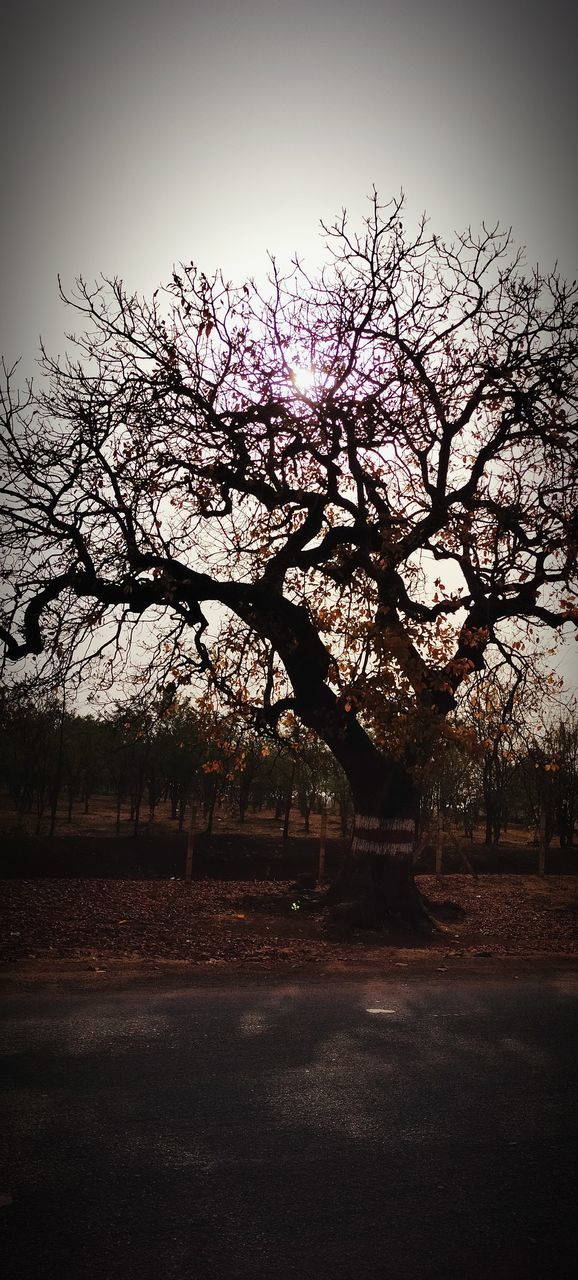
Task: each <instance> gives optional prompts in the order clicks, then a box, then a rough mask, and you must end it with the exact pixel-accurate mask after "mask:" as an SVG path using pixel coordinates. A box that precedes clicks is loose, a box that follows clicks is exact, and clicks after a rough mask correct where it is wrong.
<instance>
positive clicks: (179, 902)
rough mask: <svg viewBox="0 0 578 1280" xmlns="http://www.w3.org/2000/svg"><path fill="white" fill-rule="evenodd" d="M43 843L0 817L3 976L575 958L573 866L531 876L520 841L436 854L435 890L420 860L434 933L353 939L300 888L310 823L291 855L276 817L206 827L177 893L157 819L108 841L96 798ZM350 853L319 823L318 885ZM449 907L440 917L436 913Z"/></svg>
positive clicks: (175, 854)
mask: <svg viewBox="0 0 578 1280" xmlns="http://www.w3.org/2000/svg"><path fill="white" fill-rule="evenodd" d="M90 808H91V812H90V813H89V814H87V815H84V814H82V815H78V816H77V817H76V818H75V821H74V823H73V824H72V825H70V826H67V825H66V824H65V823H64V822H61V825H60V827H59V829H58V830H57V836H56V838H54V839H53V840H49V839H47V838H46V836H44V835H40V836H39V837H35V836H33V835H31V834H30V833H29V831H26V830H25V829H24V830H23V829H20V830H17V829H15V828H14V827H13V826H12V827H11V826H10V823H9V822H7V821H6V820H4V822H3V823H2V825H3V827H4V831H3V837H4V838H3V862H2V874H3V876H4V877H5V878H4V879H3V880H2V881H0V898H1V900H2V907H1V911H0V962H1V963H2V964H3V966H4V968H5V969H8V970H9V971H14V970H15V969H18V968H23V969H24V970H26V969H28V970H29V971H30V972H31V971H32V970H38V969H43V968H46V967H47V966H48V967H50V966H51V965H54V966H57V967H58V966H59V965H61V966H62V965H63V966H64V967H67V966H68V967H70V966H72V968H78V967H80V968H81V969H83V970H88V971H92V972H98V971H102V972H110V971H111V970H112V968H113V967H114V968H115V969H118V968H119V967H120V968H127V967H130V966H133V967H134V966H136V967H137V968H139V967H141V968H142V966H143V965H145V966H146V965H153V966H154V965H155V964H158V965H161V966H165V967H166V966H167V965H174V966H177V967H181V966H186V965H194V966H202V967H203V968H207V969H208V970H209V969H210V968H218V967H219V966H220V967H226V966H235V967H241V968H244V969H247V970H252V969H253V970H254V969H255V968H263V969H272V968H279V967H281V968H289V969H295V968H300V967H303V966H308V965H314V966H315V967H317V968H327V967H336V966H337V967H341V966H343V967H344V968H348V967H356V966H357V967H358V966H359V965H360V964H363V965H368V966H370V967H371V966H373V965H375V966H377V968H379V969H381V970H382V969H383V967H384V965H387V964H391V965H398V966H403V965H404V964H412V963H413V962H414V961H415V959H416V958H417V959H418V960H419V962H420V963H423V962H427V963H429V964H430V965H432V966H433V967H434V968H441V969H443V968H444V967H446V966H448V967H458V966H459V964H460V961H464V960H465V961H469V960H476V961H480V962H482V961H484V960H486V959H488V960H489V959H493V960H495V961H498V960H499V959H500V958H506V957H508V956H509V957H513V958H516V957H520V958H523V957H528V958H529V957H532V956H535V957H548V956H551V957H554V956H566V957H573V956H574V957H575V956H578V938H577V930H576V917H577V913H578V876H577V875H576V874H575V872H576V870H578V857H577V851H576V850H575V849H572V850H568V851H560V850H558V849H553V850H552V853H551V855H550V860H549V867H550V870H551V874H548V875H547V876H545V877H542V878H540V877H538V876H537V875H536V874H535V871H536V869H537V851H536V849H535V847H533V846H532V844H531V839H530V836H529V834H528V833H523V835H524V839H522V833H520V832H510V833H509V837H508V841H507V843H506V844H505V845H504V846H503V847H502V846H500V848H499V849H497V850H496V849H494V850H489V849H486V848H485V847H484V846H483V845H481V844H480V843H479V842H477V843H476V844H474V845H473V846H471V845H468V857H469V858H470V865H471V866H472V868H473V872H474V874H470V873H468V872H466V870H465V867H464V865H463V863H462V862H461V860H460V857H459V852H457V851H456V849H455V848H454V847H449V848H448V851H447V853H446V855H445V857H444V867H445V868H446V869H447V873H444V874H443V875H442V876H439V877H436V876H435V875H433V874H431V871H432V870H433V851H431V850H430V851H429V853H428V851H427V850H426V851H425V855H424V857H423V858H422V861H421V863H420V866H419V868H418V870H419V871H420V874H419V875H418V883H419V886H420V888H421V889H422V891H423V892H424V893H425V894H426V895H427V897H428V899H429V900H430V901H431V902H432V904H433V909H434V915H436V916H437V919H438V924H439V932H438V933H437V934H434V935H433V936H432V937H431V938H424V939H417V940H416V938H415V937H414V936H411V935H409V934H405V935H404V934H402V933H399V932H397V933H396V932H395V931H392V932H391V933H389V934H377V933H372V932H367V931H361V930H354V931H353V932H352V933H350V934H349V935H348V936H345V937H341V938H338V939H336V938H335V937H333V938H332V937H331V936H330V935H328V932H327V913H326V911H325V910H324V908H323V902H322V895H321V894H320V892H319V891H313V892H312V891H311V890H309V891H307V889H304V885H309V886H311V885H313V884H314V882H315V878H316V874H315V873H316V870H317V858H318V833H317V831H316V824H318V822H319V819H318V817H316V816H314V817H313V818H312V824H311V825H312V830H311V833H310V834H309V835H305V833H304V832H303V826H302V820H301V819H300V817H299V815H297V814H295V815H293V818H292V829H293V834H292V836H291V839H290V840H289V842H285V843H284V842H283V841H282V839H281V834H280V829H279V820H275V818H274V815H267V816H263V815H256V816H255V817H252V818H251V820H250V821H249V822H248V823H246V824H244V826H243V827H242V828H239V826H238V825H236V824H235V822H234V820H232V818H231V815H230V814H227V813H225V812H222V813H220V814H219V815H218V816H217V821H216V824H215V834H214V837H213V839H212V841H211V842H210V843H208V842H207V840H206V837H205V836H203V835H199V836H197V837H196V844H195V858H194V874H193V880H192V882H191V883H190V884H187V883H185V881H184V878H183V874H184V853H185V847H186V835H185V834H184V833H182V834H180V835H179V833H178V832H177V831H176V830H175V828H174V824H173V827H172V829H171V826H170V823H169V822H168V820H167V818H166V815H161V821H158V820H157V822H156V824H155V825H152V824H151V825H149V826H148V827H147V828H146V829H145V830H144V831H143V833H142V834H141V835H140V836H139V837H138V838H137V839H136V840H135V839H133V838H132V837H131V836H130V835H129V834H128V833H126V831H125V832H123V833H122V834H121V836H120V838H119V839H115V838H114V836H113V835H111V814H110V811H107V809H106V806H104V807H103V806H102V805H100V804H99V802H98V801H97V800H95V801H91V806H90ZM346 848H347V842H346V841H344V840H343V839H341V838H340V832H339V828H338V823H337V818H334V819H333V821H332V822H330V824H329V839H328V847H327V871H328V874H329V875H330V876H331V875H332V874H333V873H334V872H335V870H336V868H337V867H338V866H339V862H340V860H341V859H342V858H343V856H344V853H345V850H346ZM448 901H449V903H450V904H452V905H451V906H447V905H444V904H447V903H448Z"/></svg>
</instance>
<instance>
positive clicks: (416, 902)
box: [327, 762, 435, 933]
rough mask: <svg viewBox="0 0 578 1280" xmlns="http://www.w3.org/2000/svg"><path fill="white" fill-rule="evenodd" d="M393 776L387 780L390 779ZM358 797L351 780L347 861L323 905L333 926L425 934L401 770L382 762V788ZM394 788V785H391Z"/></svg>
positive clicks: (412, 803) (407, 790) (409, 802)
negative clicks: (351, 815)
mask: <svg viewBox="0 0 578 1280" xmlns="http://www.w3.org/2000/svg"><path fill="white" fill-rule="evenodd" d="M392 773H393V777H392ZM371 782H372V779H371V775H370V777H369V779H368V783H369V787H370V788H371V789H369V788H368V789H367V790H365V794H363V793H362V792H361V791H360V787H359V782H358V783H357V786H356V785H355V783H354V781H353V779H352V789H353V799H354V806H355V825H354V831H353V839H352V842H351V848H350V852H349V856H348V858H347V860H346V863H345V866H344V867H343V868H342V871H341V873H340V875H339V876H338V878H337V880H336V881H335V882H334V884H333V885H332V886H331V887H330V889H329V892H328V895H327V901H328V903H329V904H331V913H330V915H331V920H332V923H333V925H334V926H335V925H339V924H347V925H349V926H350V927H352V928H366V929H376V930H382V931H384V932H389V931H390V930H391V929H392V928H393V929H395V927H396V926H397V927H399V926H401V927H409V928H411V929H412V930H415V931H418V932H423V933H426V932H427V933H431V932H432V931H433V930H434V929H435V925H434V922H433V920H432V918H431V916H430V914H429V912H428V909H427V905H426V903H425V901H424V899H423V898H422V895H421V893H420V891H419V889H418V887H417V884H416V882H415V875H414V849H415V842H416V822H415V813H416V812H417V797H416V795H415V792H414V787H413V783H412V781H411V778H410V776H409V773H406V772H405V770H401V769H399V768H398V767H397V765H395V766H393V768H392V766H390V765H389V764H388V763H387V762H383V766H382V784H381V786H375V783H374V785H373V786H372V785H371ZM396 783H397V785H396Z"/></svg>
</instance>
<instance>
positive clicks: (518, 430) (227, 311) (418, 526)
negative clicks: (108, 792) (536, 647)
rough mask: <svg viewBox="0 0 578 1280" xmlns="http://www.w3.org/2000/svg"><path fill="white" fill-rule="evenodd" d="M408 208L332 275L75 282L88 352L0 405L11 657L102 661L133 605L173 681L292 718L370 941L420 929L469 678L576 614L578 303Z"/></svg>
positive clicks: (491, 241)
mask: <svg viewBox="0 0 578 1280" xmlns="http://www.w3.org/2000/svg"><path fill="white" fill-rule="evenodd" d="M401 212H402V210H401V201H395V202H393V203H392V204H390V205H388V206H386V207H385V208H383V207H380V206H379V204H378V201H377V198H375V197H374V199H373V202H372V205H371V211H370V214H369V217H368V219H367V220H366V222H365V224H364V226H363V228H362V231H361V233H360V234H355V233H353V232H352V231H351V230H350V228H349V224H348V221H347V219H346V216H345V215H343V216H342V217H340V218H339V219H338V221H337V222H336V223H335V224H334V225H332V226H329V227H326V228H324V230H325V232H326V238H327V247H328V260H327V265H326V266H325V268H324V269H323V271H322V272H321V274H320V275H318V276H316V277H315V278H312V277H311V276H310V275H309V274H308V272H307V271H306V269H305V267H304V266H303V265H302V264H301V263H299V262H298V261H297V260H296V261H295V262H294V264H293V266H292V268H291V269H290V270H289V271H288V272H285V273H283V272H281V271H280V270H279V268H278V266H277V264H276V262H275V260H271V272H270V282H269V287H268V289H267V290H262V289H260V288H259V287H257V286H256V285H255V284H254V283H252V282H250V283H248V284H245V285H243V286H242V287H240V288H233V287H232V286H231V285H229V284H227V283H226V282H225V281H224V280H223V279H222V277H220V276H218V275H217V276H215V277H214V278H213V279H212V280H208V279H207V278H206V277H205V276H203V275H202V274H200V273H199V272H198V271H197V270H196V269H195V267H194V266H193V265H192V264H189V265H185V266H182V267H181V268H180V270H179V271H175V272H174V274H173V277H172V280H171V281H170V282H169V284H168V285H167V286H166V287H165V288H164V289H163V290H157V292H156V293H155V295H154V296H153V298H152V300H151V301H150V302H147V301H143V300H141V299H139V298H138V297H136V296H133V295H131V294H129V293H127V291H126V290H125V288H124V286H123V285H122V283H121V282H120V281H119V280H116V279H115V280H111V281H106V280H105V281H102V282H101V283H100V284H99V285H97V286H95V287H93V288H90V287H89V286H88V285H87V284H86V283H85V282H83V281H82V280H80V281H79V282H78V283H77V287H76V290H75V293H74V295H73V296H72V298H65V301H67V302H68V303H69V305H70V306H71V308H72V309H73V311H74V312H75V314H76V316H77V319H78V323H79V324H80V325H82V326H83V330H84V332H83V333H81V335H80V336H78V337H76V338H74V344H75V346H74V347H73V348H72V354H71V355H70V356H69V357H66V358H52V357H50V356H48V355H47V354H46V353H44V354H43V368H44V374H45V382H44V383H43V385H42V387H41V388H40V390H39V391H38V392H35V391H33V389H32V388H29V391H28V394H27V395H21V396H20V398H19V397H18V395H17V394H16V393H15V392H14V393H12V392H11V390H10V379H9V380H8V386H7V389H6V390H5V393H4V400H3V406H4V427H3V432H2V453H3V474H4V476H5V482H4V487H3V495H4V497H3V506H4V529H5V533H4V538H5V548H6V552H7V565H8V568H7V570H6V573H5V592H4V606H3V618H2V630H1V634H2V637H3V639H4V643H5V647H6V654H7V656H8V658H9V659H12V660H18V659H21V658H24V657H26V656H27V655H30V654H36V655H39V654H41V653H42V652H43V651H44V652H49V653H53V654H54V653H56V654H58V653H64V654H66V655H68V654H69V653H70V651H71V650H73V649H74V650H75V651H76V652H77V653H79V654H80V658H79V661H80V664H81V669H82V663H83V662H85V661H87V660H88V659H87V653H88V651H89V650H90V652H91V654H92V655H93V656H94V654H95V653H96V655H97V656H100V657H102V658H104V659H105V660H106V661H108V662H109V663H110V669H111V670H114V664H115V657H116V658H117V659H118V660H120V661H121V662H124V661H125V660H126V659H125V650H126V644H127V643H128V641H129V640H130V638H131V635H132V633H133V632H134V630H135V627H136V626H137V624H140V620H141V619H142V618H143V617H144V616H145V615H146V617H147V619H148V620H149V621H150V624H151V627H152V630H153V631H154V634H155V636H156V637H158V646H159V648H158V653H157V655H156V658H155V661H154V663H153V661H152V658H151V657H149V663H152V666H151V669H152V670H153V671H154V673H155V679H156V680H158V681H161V680H164V679H167V678H169V677H168V674H167V673H168V671H169V670H170V671H171V673H172V674H171V676H170V679H172V680H174V682H175V683H176V684H177V685H178V684H180V683H182V684H185V683H187V682H189V681H190V680H191V678H192V674H193V673H194V672H195V671H200V672H203V673H205V674H206V676H207V677H208V678H209V680H210V681H212V683H213V685H214V686H215V688H216V689H218V690H219V691H220V693H221V694H222V695H223V696H227V697H229V698H231V699H236V700H237V703H238V704H239V705H240V706H241V707H242V708H243V709H244V710H245V712H246V713H247V714H249V713H250V711H251V710H252V711H253V712H254V714H255V715H258V716H260V719H261V723H267V724H268V725H270V726H275V725H276V724H279V723H280V722H282V718H283V717H284V716H285V715H286V714H287V713H288V712H291V713H293V714H295V715H296V716H297V717H298V718H299V719H300V720H301V721H302V722H303V723H304V724H305V725H306V726H308V727H309V728H310V729H313V730H314V731H315V732H316V733H317V734H318V735H319V737H320V738H321V739H322V740H323V741H324V742H325V743H326V744H327V746H328V747H329V748H330V749H331V751H332V752H333V754H334V755H335V757H336V758H337V760H338V761H339V763H340V764H341V765H342V767H343V769H344V771H345V773H346V775H347V777H348V779H349V782H350V784H351V788H352V793H353V798H354V804H355V812H356V819H355V822H356V827H355V835H354V842H353V852H354V854H355V855H356V856H355V858H354V860H353V863H352V870H351V871H350V873H349V882H348V884H347V886H345V888H344V892H346V893H347V894H349V895H351V894H352V893H353V892H354V888H355V886H356V888H355V892H357V891H359V895H360V896H361V897H363V901H364V911H365V914H364V917H363V918H365V919H366V920H373V921H375V922H378V923H380V922H383V921H384V920H385V919H386V918H387V917H388V916H390V915H391V914H392V913H393V914H402V915H404V916H405V917H408V918H411V919H412V920H415V921H422V922H425V921H426V915H427V913H426V912H425V910H424V908H423V903H422V901H421V899H420V895H419V893H418V891H417V889H416V886H415V883H414V878H413V869H412V867H413V863H412V843H413V832H414V819H415V811H416V785H415V781H414V774H413V766H414V765H415V764H416V763H419V761H420V760H423V759H424V758H426V757H427V756H428V753H430V751H431V744H432V741H433V740H434V737H435V735H436V734H437V733H438V732H439V725H440V724H441V723H442V722H443V720H444V718H445V717H446V716H447V714H448V712H450V711H451V710H452V708H454V706H455V705H456V699H457V698H458V696H459V692H460V689H461V686H462V684H463V682H464V681H467V678H468V676H469V675H470V674H471V673H472V672H474V671H479V670H482V669H483V667H484V664H485V663H486V662H488V661H490V662H491V661H492V655H496V654H497V655H498V656H499V660H500V661H504V660H507V661H508V662H510V663H512V664H514V666H515V665H516V663H517V661H518V660H519V658H520V655H521V654H522V649H523V645H524V644H525V643H531V642H532V641H531V634H530V633H531V629H533V628H534V629H537V630H538V632H539V631H540V629H541V628H543V627H546V628H554V629H560V628H562V627H563V626H564V625H565V624H569V625H575V623H576V618H577V610H576V597H575V595H574V594H573V592H574V591H575V589H576V576H577V573H576V564H577V544H578V518H577V515H576V508H577V501H576V500H577V496H578V494H577V465H576V457H577V454H576V448H575V446H576V416H575V415H576V391H577V384H576V365H577V344H576V318H577V289H576V285H575V284H573V285H570V286H568V285H566V284H565V283H564V282H563V281H562V280H561V279H560V278H559V276H558V275H557V273H556V272H553V273H551V274H548V275H543V274H541V273H540V272H539V271H537V270H536V271H533V272H531V273H529V274H525V273H524V268H523V263H522V258H521V255H519V254H515V253H513V251H512V248H511V241H510V237H509V235H508V234H504V233H502V232H500V231H499V229H497V228H494V229H489V230H488V229H486V228H483V229H482V231H481V233H479V234H474V233H472V231H471V230H469V231H467V232H466V233H465V234H463V235H459V236H457V237H456V239H455V240H454V242H453V243H443V242H442V241H441V240H440V239H439V238H437V237H436V236H435V235H431V234H430V233H429V230H428V227H427V224H426V223H425V220H424V221H423V222H422V223H421V225H420V226H419V228H418V229H417V231H416V233H415V234H414V235H413V236H412V235H409V234H407V233H406V232H405V230H404V226H403V224H402V221H401ZM213 603H214V604H216V605H218V606H220V607H221V618H222V627H221V634H220V636H219V637H218V640H217V641H216V642H214V641H211V640H210V639H209V635H210V633H211V631H214V630H215V627H216V626H217V622H216V618H215V615H214V614H208V613H207V608H209V609H210V608H211V606H212V604H213ZM209 617H210V618H211V627H210V628H209V627H208V621H209ZM516 620H517V621H518V623H519V626H518V629H517V630H516V629H515V626H514V623H515V622H516ZM137 630H138V628H137ZM140 634H142V627H141V633H140ZM362 916H363V913H362ZM359 918H361V916H360V917H359Z"/></svg>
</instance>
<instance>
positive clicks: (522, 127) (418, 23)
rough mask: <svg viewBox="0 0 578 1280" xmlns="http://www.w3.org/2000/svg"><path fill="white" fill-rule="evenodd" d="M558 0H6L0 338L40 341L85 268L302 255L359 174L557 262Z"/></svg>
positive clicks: (562, 185) (446, 219)
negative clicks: (61, 284) (63, 286)
mask: <svg viewBox="0 0 578 1280" xmlns="http://www.w3.org/2000/svg"><path fill="white" fill-rule="evenodd" d="M577 29H578V10H577V8H576V5H575V4H574V3H570V2H569V0H549V2H548V3H533V4H532V3H520V0H510V2H509V0H502V2H501V3H498V2H497V0H486V3H482V2H481V0H480V2H479V3H476V4H473V3H470V0H461V2H460V0H405V2H404V3H402V0H357V3H350V2H349V0H293V3H291V2H290V0H284V2H283V0H204V2H202V0H98V3H97V2H96V0H91V2H90V3H87V2H85V0H49V2H48V3H47V0H7V2H6V0H5V3H4V6H3V27H2V38H3V53H2V55H1V62H2V89H1V92H2V95H3V97H4V102H3V110H2V120H3V130H2V135H3V143H2V145H3V150H4V155H3V160H2V175H3V187H4V196H3V201H2V210H3V213H2V218H3V235H2V258H3V261H2V316H1V325H0V350H1V351H3V352H4V354H5V355H6V356H7V357H9V358H13V357H16V356H18V355H22V356H23V357H24V364H25V366H26V367H27V368H28V367H31V363H32V359H33V354H34V352H35V350H36V347H37V339H38V335H39V333H40V332H42V333H43V335H44V336H45V337H46V339H47V340H48V343H49V345H50V346H51V347H53V348H54V347H58V346H59V343H60V341H61V336H60V335H61V334H62V331H63V329H64V328H65V327H66V324H67V320H66V317H65V315H64V312H63V311H62V309H61V307H60V304H59V302H58V299H57V296H56V276H57V273H58V272H60V273H61V275H62V277H63V280H64V281H65V282H70V281H71V280H72V279H73V277H74V276H75V275H76V274H78V273H79V272H82V273H83V274H84V275H86V276H88V277H89V278H92V277H94V276H95V275H97V274H98V273H99V272H101V271H102V272H104V273H118V274H119V275H121V276H122V277H123V278H124V279H125V281H126V282H127V284H129V285H130V286H131V287H134V288H137V289H142V290H145V291H146V290H152V289H153V288H154V287H155V286H156V284H157V283H159V281H161V280H163V279H165V278H166V277H167V276H168V274H169V273H170V269H171V267H172V264H173V262H176V261H179V260H181V259H186V260H190V259H191V258H193V259H194V260H195V262H197V264H198V265H199V266H200V267H202V268H204V269H205V270H208V269H210V268H212V267H213V266H215V265H222V266H223V267H224V269H225V271H226V273H227V274H228V275H229V276H230V277H232V278H236V277H238V276H244V275H245V274H247V273H250V272H259V270H260V269H261V268H262V267H263V265H264V257H265V250H266V249H271V250H273V251H275V252H276V253H278V254H279V255H280V256H283V255H285V254H289V253H290V252H291V251H292V250H294V249H298V250H300V251H301V252H302V253H304V254H305V255H306V257H307V259H308V261H309V262H313V261H314V260H315V258H316V257H318V255H319V253H320V247H321V246H320V240H319V231H318V223H319V219H320V218H321V217H323V218H325V219H328V218H331V216H332V215H333V214H335V213H337V212H338V211H339V209H340V208H341V207H342V206H343V205H345V206H346V207H347V208H348V209H350V210H351V212H352V214H353V215H359V214H360V212H361V211H362V210H363V205H364V200H365V197H366V196H367V194H368V193H369V191H370V190H371V186H372V184H373V183H375V184H376V186H377V188H378V190H379V192H380V194H381V195H382V197H383V199H384V200H387V199H389V198H390V196H391V195H393V194H395V193H397V192H398V191H399V190H400V188H402V187H403V189H404V190H405V192H406V194H407V199H408V209H409V211H410V213H411V214H413V215H417V214H418V213H419V212H421V211H422V210H424V209H425V210H426V211H427V212H428V213H429V214H430V216H431V219H432V225H433V227H434V229H435V230H438V231H441V232H442V233H444V232H449V231H451V230H453V229H454V228H455V227H462V226H465V225H467V224H468V223H472V224H479V223H480V222H481V220H482V219H483V218H485V219H486V221H489V222H492V221H494V220H496V219H500V221H501V222H502V223H504V224H506V225H510V224H513V226H514V230H515V235H516V239H517V241H518V242H521V243H524V244H526V245H527V247H528V254H529V258H530V260H531V261H532V262H533V261H535V260H537V259H539V260H540V261H541V262H542V263H543V264H544V265H550V264H551V263H553V261H554V260H555V259H556V258H557V259H559V261H560V265H561V267H562V269H563V271H564V273H565V274H572V275H574V274H576V256H577V255H576V252H575V250H576V240H575V228H576V226H578V209H577V204H578V200H577V181H576V121H577V115H578V113H577V111H576V105H577V88H576V86H577V76H576V66H575V56H576V34H577Z"/></svg>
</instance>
